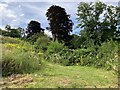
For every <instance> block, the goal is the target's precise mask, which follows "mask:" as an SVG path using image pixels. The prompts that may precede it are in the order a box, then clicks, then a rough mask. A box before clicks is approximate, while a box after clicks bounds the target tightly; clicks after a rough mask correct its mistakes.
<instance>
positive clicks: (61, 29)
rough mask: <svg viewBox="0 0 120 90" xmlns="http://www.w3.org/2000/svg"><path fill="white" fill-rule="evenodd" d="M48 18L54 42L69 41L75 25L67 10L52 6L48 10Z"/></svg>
mask: <svg viewBox="0 0 120 90" xmlns="http://www.w3.org/2000/svg"><path fill="white" fill-rule="evenodd" d="M46 16H47V17H48V20H49V22H50V23H49V25H50V28H49V30H50V31H51V32H52V35H53V38H54V40H58V41H61V40H62V41H67V40H68V39H69V35H70V32H71V31H72V26H73V23H72V21H71V20H70V15H67V13H66V10H65V9H64V8H62V7H60V6H56V5H52V6H51V7H50V8H49V9H48V10H47V13H46Z"/></svg>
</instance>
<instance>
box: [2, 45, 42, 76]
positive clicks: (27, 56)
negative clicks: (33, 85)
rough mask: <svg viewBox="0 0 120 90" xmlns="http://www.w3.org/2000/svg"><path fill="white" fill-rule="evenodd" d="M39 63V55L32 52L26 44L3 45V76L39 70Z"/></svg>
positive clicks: (30, 47)
mask: <svg viewBox="0 0 120 90" xmlns="http://www.w3.org/2000/svg"><path fill="white" fill-rule="evenodd" d="M26 47H27V48H26ZM28 48H29V49H28ZM40 61H41V60H40V58H39V55H38V54H37V53H35V52H34V51H33V48H32V46H31V45H29V44H28V43H25V44H24V45H18V44H7V43H6V44H3V50H2V75H3V76H9V75H11V74H18V73H30V72H34V71H35V70H38V69H40V64H41V62H40Z"/></svg>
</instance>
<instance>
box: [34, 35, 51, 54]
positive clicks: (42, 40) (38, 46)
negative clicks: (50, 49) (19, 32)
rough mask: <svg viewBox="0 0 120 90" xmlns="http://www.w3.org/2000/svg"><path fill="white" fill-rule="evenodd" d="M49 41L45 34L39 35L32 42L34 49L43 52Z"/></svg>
mask: <svg viewBox="0 0 120 90" xmlns="http://www.w3.org/2000/svg"><path fill="white" fill-rule="evenodd" d="M49 43H50V39H49V38H48V37H47V36H45V35H44V36H41V37H39V38H38V39H37V40H36V42H35V43H34V47H35V51H37V52H39V51H42V52H45V51H46V50H47V46H48V45H49Z"/></svg>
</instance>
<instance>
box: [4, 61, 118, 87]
mask: <svg viewBox="0 0 120 90" xmlns="http://www.w3.org/2000/svg"><path fill="white" fill-rule="evenodd" d="M28 77H31V78H32V79H33V81H32V82H27V83H21V84H19V83H17V84H6V85H5V87H12V88H13V87H14V88H23V87H24V88H109V87H111V88H117V86H118V84H117V83H118V79H117V75H115V74H114V73H113V71H106V70H103V69H96V68H93V67H85V66H61V65H58V64H52V63H48V62H44V67H43V68H41V70H40V71H37V72H35V73H33V74H28Z"/></svg>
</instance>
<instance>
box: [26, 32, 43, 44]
mask: <svg viewBox="0 0 120 90" xmlns="http://www.w3.org/2000/svg"><path fill="white" fill-rule="evenodd" d="M42 36H44V34H43V33H42V32H41V33H35V34H33V35H32V36H30V37H29V38H26V39H25V40H26V41H28V42H30V43H31V44H34V43H35V42H36V40H37V39H38V38H39V37H42Z"/></svg>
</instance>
